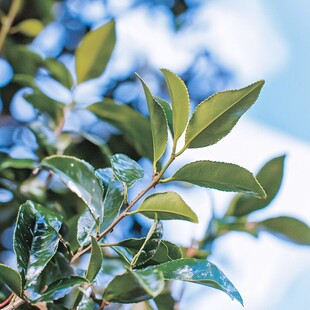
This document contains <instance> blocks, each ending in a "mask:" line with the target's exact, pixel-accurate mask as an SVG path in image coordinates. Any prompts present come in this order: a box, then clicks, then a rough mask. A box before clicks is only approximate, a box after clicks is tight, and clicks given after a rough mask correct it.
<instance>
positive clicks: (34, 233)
mask: <svg viewBox="0 0 310 310" xmlns="http://www.w3.org/2000/svg"><path fill="white" fill-rule="evenodd" d="M61 224H62V223H61V220H60V219H59V215H57V214H55V213H54V212H52V211H51V210H49V209H47V208H46V207H43V206H41V205H39V204H37V203H34V202H32V201H27V202H26V203H24V204H23V205H21V207H20V208H19V212H18V217H17V222H16V228H15V233H14V251H15V253H16V256H17V266H18V270H19V272H20V275H21V278H22V286H23V287H27V286H29V285H30V284H31V283H32V282H34V281H35V280H36V279H37V277H38V276H39V274H40V273H41V272H42V271H43V269H44V268H45V266H46V265H47V263H48V262H49V261H50V260H51V258H52V257H53V256H54V255H55V253H56V251H57V247H58V243H59V234H58V231H59V230H60V227H61Z"/></svg>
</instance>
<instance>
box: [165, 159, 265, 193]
mask: <svg viewBox="0 0 310 310" xmlns="http://www.w3.org/2000/svg"><path fill="white" fill-rule="evenodd" d="M168 180H169V181H185V182H189V183H192V184H196V185H199V186H203V187H208V188H214V189H218V190H221V191H235V192H245V193H249V194H256V195H257V196H259V197H262V198H265V197H266V194H265V192H264V189H263V188H262V187H261V185H260V184H259V183H258V181H257V180H256V178H255V177H254V176H253V175H252V173H251V172H249V171H248V170H246V169H245V168H242V167H240V166H238V165H235V164H228V163H222V162H215V161H209V160H202V161H196V162H192V163H189V164H187V165H185V166H183V167H182V168H181V169H179V170H178V171H177V172H176V173H175V174H174V175H173V176H172V177H171V178H169V179H167V181H168Z"/></svg>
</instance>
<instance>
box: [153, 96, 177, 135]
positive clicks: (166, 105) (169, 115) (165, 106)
mask: <svg viewBox="0 0 310 310" xmlns="http://www.w3.org/2000/svg"><path fill="white" fill-rule="evenodd" d="M154 99H155V100H156V101H157V102H158V103H159V104H160V105H161V107H162V108H163V110H164V111H165V114H166V118H167V122H168V126H169V129H170V132H171V134H172V137H173V135H174V134H173V115H172V109H171V106H170V104H169V103H168V102H167V101H166V100H164V99H162V98H160V97H157V96H154Z"/></svg>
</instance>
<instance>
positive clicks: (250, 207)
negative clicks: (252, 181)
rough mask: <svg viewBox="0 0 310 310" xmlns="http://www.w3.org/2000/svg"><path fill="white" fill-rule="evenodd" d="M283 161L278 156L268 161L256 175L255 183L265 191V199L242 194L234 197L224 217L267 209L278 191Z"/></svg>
mask: <svg viewBox="0 0 310 310" xmlns="http://www.w3.org/2000/svg"><path fill="white" fill-rule="evenodd" d="M284 159H285V156H280V157H276V158H274V159H272V160H270V161H269V162H267V163H266V164H265V165H264V166H263V168H262V169H261V170H260V171H259V172H258V174H257V175H256V179H257V181H258V182H259V183H260V184H261V185H262V186H263V188H264V190H265V191H266V194H267V198H266V199H264V200H262V199H257V198H255V197H253V196H248V195H244V194H239V195H236V196H235V197H234V199H233V200H232V202H231V204H230V206H229V209H228V211H227V213H226V216H243V215H247V214H249V213H251V212H253V211H256V210H260V209H263V208H265V207H267V206H268V205H269V204H270V202H271V201H272V200H273V199H274V197H275V196H276V195H277V193H278V191H279V189H280V186H281V182H282V178H283V168H284Z"/></svg>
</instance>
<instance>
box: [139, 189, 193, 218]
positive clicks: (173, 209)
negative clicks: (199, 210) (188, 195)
mask: <svg viewBox="0 0 310 310" xmlns="http://www.w3.org/2000/svg"><path fill="white" fill-rule="evenodd" d="M137 212H139V213H141V214H143V215H144V216H146V217H149V218H152V219H154V218H155V216H156V214H157V216H158V219H161V220H184V221H189V222H194V223H198V218H197V215H196V214H195V213H194V212H193V210H192V209H191V208H190V207H189V206H188V205H187V204H186V203H185V201H184V200H183V199H182V198H181V197H180V196H179V195H178V194H177V193H174V192H166V193H157V194H153V195H151V196H149V197H147V198H146V199H145V200H144V201H143V202H142V204H141V205H140V206H139V208H138V209H137V210H136V211H135V213H137Z"/></svg>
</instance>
